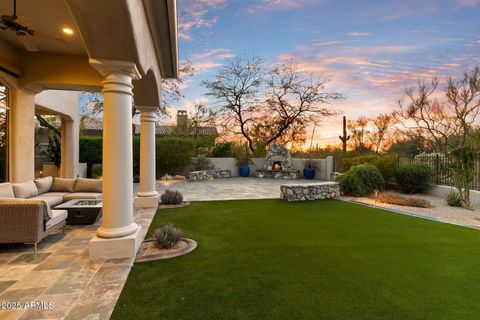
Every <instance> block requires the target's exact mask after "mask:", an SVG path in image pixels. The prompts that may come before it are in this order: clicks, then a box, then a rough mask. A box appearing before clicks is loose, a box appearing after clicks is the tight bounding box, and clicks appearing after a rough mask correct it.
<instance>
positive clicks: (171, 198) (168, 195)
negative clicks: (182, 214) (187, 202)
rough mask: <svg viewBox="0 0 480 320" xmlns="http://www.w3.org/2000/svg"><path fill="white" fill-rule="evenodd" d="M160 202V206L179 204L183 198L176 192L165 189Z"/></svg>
mask: <svg viewBox="0 0 480 320" xmlns="http://www.w3.org/2000/svg"><path fill="white" fill-rule="evenodd" d="M160 200H161V201H162V204H181V203H182V201H183V196H182V194H181V193H180V192H178V191H175V190H170V189H167V190H165V192H164V193H163V194H162V195H161V196H160Z"/></svg>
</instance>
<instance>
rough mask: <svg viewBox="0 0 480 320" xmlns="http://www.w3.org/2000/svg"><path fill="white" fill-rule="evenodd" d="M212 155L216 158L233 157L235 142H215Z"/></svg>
mask: <svg viewBox="0 0 480 320" xmlns="http://www.w3.org/2000/svg"><path fill="white" fill-rule="evenodd" d="M212 157H214V158H231V157H233V143H232V142H221V143H217V144H215V146H214V147H213V149H212Z"/></svg>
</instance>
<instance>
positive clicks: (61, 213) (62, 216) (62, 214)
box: [47, 210, 68, 230]
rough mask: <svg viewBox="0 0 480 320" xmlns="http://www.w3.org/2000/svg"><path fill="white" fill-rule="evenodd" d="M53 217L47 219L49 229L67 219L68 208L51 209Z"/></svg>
mask: <svg viewBox="0 0 480 320" xmlns="http://www.w3.org/2000/svg"><path fill="white" fill-rule="evenodd" d="M51 212H52V217H51V218H50V220H48V221H47V230H48V229H50V228H51V227H53V226H56V225H57V224H59V223H60V222H62V221H64V220H67V217H68V211H67V210H51Z"/></svg>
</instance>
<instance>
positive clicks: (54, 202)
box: [31, 192, 68, 208]
mask: <svg viewBox="0 0 480 320" xmlns="http://www.w3.org/2000/svg"><path fill="white" fill-rule="evenodd" d="M51 193H55V192H51ZM64 194H68V193H64ZM31 199H32V200H43V201H45V202H46V203H48V204H49V205H50V207H51V208H53V207H55V206H58V205H59V204H61V203H63V194H61V195H49V194H48V193H44V194H42V195H39V196H37V197H33V198H31Z"/></svg>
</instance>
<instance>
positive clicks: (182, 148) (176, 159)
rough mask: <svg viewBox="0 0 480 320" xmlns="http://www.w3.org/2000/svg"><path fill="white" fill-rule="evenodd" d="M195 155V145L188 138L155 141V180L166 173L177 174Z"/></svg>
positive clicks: (169, 138)
mask: <svg viewBox="0 0 480 320" xmlns="http://www.w3.org/2000/svg"><path fill="white" fill-rule="evenodd" d="M194 154H195V143H194V142H193V141H192V139H190V138H177V137H168V138H161V139H157V141H156V160H157V163H156V165H157V178H159V177H162V176H163V175H165V174H166V173H168V174H170V175H175V174H179V173H180V171H181V170H182V169H183V168H185V167H186V166H187V165H188V164H190V161H191V159H192V157H193V155H194Z"/></svg>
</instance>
